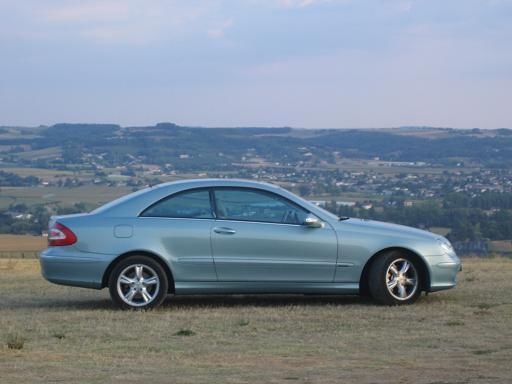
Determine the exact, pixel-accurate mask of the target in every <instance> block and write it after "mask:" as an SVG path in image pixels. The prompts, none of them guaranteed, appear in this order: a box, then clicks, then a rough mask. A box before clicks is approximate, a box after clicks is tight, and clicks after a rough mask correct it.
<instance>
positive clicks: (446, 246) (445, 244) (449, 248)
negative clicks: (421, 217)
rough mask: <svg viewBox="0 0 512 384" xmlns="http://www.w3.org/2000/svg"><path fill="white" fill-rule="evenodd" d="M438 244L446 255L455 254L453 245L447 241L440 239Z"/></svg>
mask: <svg viewBox="0 0 512 384" xmlns="http://www.w3.org/2000/svg"><path fill="white" fill-rule="evenodd" d="M437 242H438V243H439V246H440V247H441V249H442V250H443V252H444V253H453V252H454V251H453V247H452V245H451V243H450V242H449V241H448V240H446V239H438V240H437Z"/></svg>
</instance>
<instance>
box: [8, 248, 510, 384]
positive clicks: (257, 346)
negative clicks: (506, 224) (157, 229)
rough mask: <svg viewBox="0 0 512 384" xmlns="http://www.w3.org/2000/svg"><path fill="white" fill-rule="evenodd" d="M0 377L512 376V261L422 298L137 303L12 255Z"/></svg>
mask: <svg viewBox="0 0 512 384" xmlns="http://www.w3.org/2000/svg"><path fill="white" fill-rule="evenodd" d="M0 274H1V276H2V277H1V278H0V290H1V291H2V295H1V299H0V300H1V304H0V341H1V345H0V382H2V383H3V384H7V383H16V384H18V383H44V382H48V383H56V382H63V383H73V382H86V383H105V382H122V383H140V382H143V383H147V382H151V383H253V382H254V383H432V384H434V383H436V384H441V383H457V384H460V383H510V382H511V377H512V375H511V369H510V361H511V359H512V296H511V292H512V260H510V259H500V258H496V259H488V260H479V259H467V260H465V263H464V271H463V272H462V273H461V274H460V283H459V286H458V287H457V288H456V289H454V290H450V291H446V292H441V293H437V294H432V295H429V296H423V297H422V298H421V300H420V301H419V302H418V303H417V304H416V305H413V306H409V307H380V306H375V305H373V304H372V303H371V302H368V301H365V300H362V299H360V298H358V297H348V296H347V297H343V296H332V297H328V296H232V297H229V296H211V297H205V296H197V297H169V299H168V300H167V301H166V302H165V303H164V305H163V307H162V308H161V309H159V310H156V311H153V312H147V313H140V312H123V311H119V310H116V309H114V308H113V307H112V305H111V303H110V301H109V298H108V293H107V292H106V291H94V290H86V289H79V288H69V287H62V286H57V285H52V284H50V283H47V282H46V281H44V280H43V278H42V277H41V276H40V272H39V266H38V262H37V260H6V259H0Z"/></svg>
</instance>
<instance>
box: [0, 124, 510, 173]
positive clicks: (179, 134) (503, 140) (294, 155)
mask: <svg viewBox="0 0 512 384" xmlns="http://www.w3.org/2000/svg"><path fill="white" fill-rule="evenodd" d="M0 145H11V146H12V145H14V146H19V148H20V150H21V149H23V151H27V149H29V150H32V151H37V150H43V149H45V148H54V147H56V146H58V147H60V148H61V149H62V150H61V151H55V153H56V154H55V157H52V156H48V155H47V156H45V157H44V158H38V157H37V156H35V157H33V158H32V159H31V160H30V159H28V158H27V156H25V157H24V158H23V161H25V162H29V163H30V162H31V161H32V162H33V163H34V164H29V165H34V166H38V167H55V166H59V165H62V164H70V163H77V162H80V159H83V158H84V157H87V156H89V157H90V156H98V155H101V159H102V161H104V162H105V164H106V165H108V166H116V165H120V164H126V162H127V161H129V160H130V158H131V157H136V158H139V159H141V161H143V162H145V163H153V164H165V163H173V164H174V165H175V166H176V167H177V168H178V169H185V168H190V167H196V168H201V169H211V168H212V167H213V166H215V167H221V168H222V167H223V166H229V165H230V164H231V163H233V162H238V161H240V159H242V158H243V157H248V156H250V157H252V158H258V159H264V160H265V161H270V162H280V163H285V164H290V165H295V164H297V163H298V162H301V161H304V160H305V159H306V160H308V161H314V160H316V161H323V162H327V163H332V162H334V161H335V157H336V156H338V157H344V158H354V159H373V158H379V159H381V160H388V161H400V162H418V161H428V162H430V163H436V164H440V165H453V164H456V163H458V162H461V161H468V162H474V163H479V164H482V166H485V167H503V166H510V165H512V131H511V130H509V129H496V130H479V129H471V130H459V129H449V128H430V127H401V128H395V129H390V128H382V129H294V128H289V127H282V128H262V127H247V128H204V127H184V126H179V125H177V124H174V123H158V124H156V125H154V126H138V127H121V126H119V125H117V124H64V123H62V124H56V125H53V126H50V127H39V128H33V135H30V130H29V129H27V128H23V129H21V128H16V127H14V128H9V127H4V128H2V130H0ZM10 153H11V160H12V161H14V162H16V161H22V160H20V158H18V157H17V156H16V151H15V150H12V151H10ZM219 153H220V154H221V157H222V158H221V159H219ZM24 165H26V164H24Z"/></svg>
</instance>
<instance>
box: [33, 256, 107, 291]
mask: <svg viewBox="0 0 512 384" xmlns="http://www.w3.org/2000/svg"><path fill="white" fill-rule="evenodd" d="M114 258H115V256H114V255H106V254H99V253H89V252H81V251H78V250H76V249H75V247H73V246H69V247H50V248H48V249H46V250H45V251H43V252H41V253H40V255H39V262H40V264H41V273H42V275H43V277H44V278H45V279H46V280H48V281H50V282H52V283H55V284H62V285H71V286H75V287H84V288H96V289H101V288H102V281H103V275H104V274H105V271H106V270H107V267H108V266H109V264H110V263H111V262H112V260H114Z"/></svg>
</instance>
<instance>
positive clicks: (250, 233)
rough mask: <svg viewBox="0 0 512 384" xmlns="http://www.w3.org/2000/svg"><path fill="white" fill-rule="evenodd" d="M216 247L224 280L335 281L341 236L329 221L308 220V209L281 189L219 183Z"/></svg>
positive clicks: (217, 268)
mask: <svg viewBox="0 0 512 384" xmlns="http://www.w3.org/2000/svg"><path fill="white" fill-rule="evenodd" d="M214 206H215V212H216V220H215V224H214V226H213V228H212V233H211V240H212V252H213V258H214V262H215V267H216V270H217V276H218V279H219V281H273V282H278V281H282V282H331V281H333V279H334V271H335V265H336V258H337V238H336V234H335V233H334V230H333V229H332V228H331V227H330V226H329V225H328V224H325V225H324V226H323V227H322V228H311V227H307V226H305V225H302V224H303V223H304V219H305V218H306V216H307V215H308V214H309V212H308V211H306V210H305V209H303V208H302V207H299V206H298V205H296V204H294V203H292V202H290V201H288V200H287V199H285V198H284V197H281V196H279V195H277V194H274V193H271V192H267V191H263V190H259V189H252V188H230V187H229V188H228V187H225V188H215V189H214Z"/></svg>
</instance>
